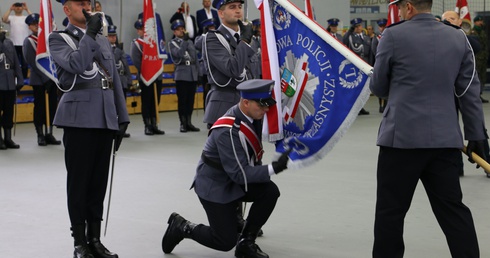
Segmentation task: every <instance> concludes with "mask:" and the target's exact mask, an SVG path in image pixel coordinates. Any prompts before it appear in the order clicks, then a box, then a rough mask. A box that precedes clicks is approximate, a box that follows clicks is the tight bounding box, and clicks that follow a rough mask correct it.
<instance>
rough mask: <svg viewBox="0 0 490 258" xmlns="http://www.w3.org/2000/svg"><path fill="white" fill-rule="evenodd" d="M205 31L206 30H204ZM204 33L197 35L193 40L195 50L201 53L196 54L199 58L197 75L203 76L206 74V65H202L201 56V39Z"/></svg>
mask: <svg viewBox="0 0 490 258" xmlns="http://www.w3.org/2000/svg"><path fill="white" fill-rule="evenodd" d="M206 33H207V32H206ZM205 35H206V34H204V35H203V34H201V35H199V36H197V37H196V38H195V40H194V48H195V49H196V50H197V52H199V53H201V54H200V55H198V57H200V58H199V76H204V75H207V74H208V72H207V71H206V67H205V66H204V60H203V58H202V40H203V39H204V36H205Z"/></svg>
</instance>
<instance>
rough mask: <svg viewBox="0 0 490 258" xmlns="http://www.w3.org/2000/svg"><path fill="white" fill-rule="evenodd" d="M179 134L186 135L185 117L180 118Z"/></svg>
mask: <svg viewBox="0 0 490 258" xmlns="http://www.w3.org/2000/svg"><path fill="white" fill-rule="evenodd" d="M180 132H181V133H187V118H186V117H185V116H180Z"/></svg>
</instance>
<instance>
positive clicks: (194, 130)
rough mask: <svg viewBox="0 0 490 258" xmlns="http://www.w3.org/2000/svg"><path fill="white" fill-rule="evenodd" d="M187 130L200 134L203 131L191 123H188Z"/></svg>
mask: <svg viewBox="0 0 490 258" xmlns="http://www.w3.org/2000/svg"><path fill="white" fill-rule="evenodd" d="M187 130H189V131H191V132H199V131H201V129H199V128H197V127H195V126H194V125H193V124H191V123H188V124H187Z"/></svg>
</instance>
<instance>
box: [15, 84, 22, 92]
mask: <svg viewBox="0 0 490 258" xmlns="http://www.w3.org/2000/svg"><path fill="white" fill-rule="evenodd" d="M22 87H24V84H17V85H15V90H16V91H17V92H19V91H20V90H21V89H22Z"/></svg>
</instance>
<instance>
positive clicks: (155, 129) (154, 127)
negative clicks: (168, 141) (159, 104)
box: [151, 117, 165, 135]
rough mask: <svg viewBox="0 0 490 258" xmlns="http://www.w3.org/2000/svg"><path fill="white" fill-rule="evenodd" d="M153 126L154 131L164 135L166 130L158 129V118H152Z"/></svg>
mask: <svg viewBox="0 0 490 258" xmlns="http://www.w3.org/2000/svg"><path fill="white" fill-rule="evenodd" d="M151 126H152V127H153V133H154V134H158V135H164V134H165V131H163V130H160V129H158V125H157V119H156V118H155V117H152V118H151Z"/></svg>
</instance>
